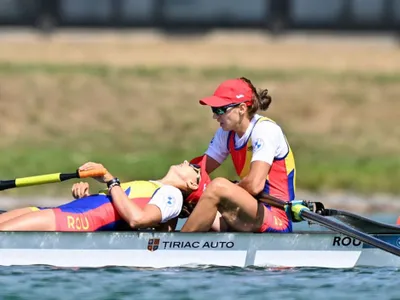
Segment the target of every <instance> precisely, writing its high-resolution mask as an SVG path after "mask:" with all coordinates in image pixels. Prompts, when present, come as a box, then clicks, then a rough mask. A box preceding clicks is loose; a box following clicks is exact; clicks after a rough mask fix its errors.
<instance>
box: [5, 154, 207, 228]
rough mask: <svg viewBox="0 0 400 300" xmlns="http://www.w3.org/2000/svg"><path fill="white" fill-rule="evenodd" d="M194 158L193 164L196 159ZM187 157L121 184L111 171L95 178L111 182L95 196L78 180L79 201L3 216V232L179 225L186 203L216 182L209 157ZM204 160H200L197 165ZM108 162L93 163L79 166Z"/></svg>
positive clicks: (91, 167)
mask: <svg viewBox="0 0 400 300" xmlns="http://www.w3.org/2000/svg"><path fill="white" fill-rule="evenodd" d="M192 163H193V164H192ZM192 163H189V162H187V161H184V162H183V163H181V164H179V165H173V166H171V167H170V169H169V171H168V173H167V174H166V175H165V176H164V177H163V178H162V179H160V180H157V181H132V182H127V183H122V184H120V182H119V180H118V178H116V177H114V176H113V175H111V174H110V173H109V172H107V173H106V174H105V175H104V176H102V177H96V178H94V179H96V180H98V181H99V182H102V183H106V184H107V187H108V190H107V192H106V193H100V194H94V195H89V185H88V184H85V183H78V184H74V185H73V187H72V194H73V196H74V198H77V200H75V201H72V202H69V203H67V204H64V205H61V206H58V207H43V208H41V207H26V208H21V209H16V210H12V211H9V212H6V213H3V214H1V215H0V231H112V230H126V229H128V230H129V229H139V228H149V227H155V228H156V229H157V230H160V231H169V230H173V229H175V226H176V223H177V220H178V216H179V214H180V213H181V210H182V205H183V203H184V202H185V203H186V204H188V205H189V206H193V205H194V204H195V203H196V202H197V200H198V199H199V198H200V196H201V194H202V193H203V190H204V189H205V187H206V185H207V184H208V183H209V182H210V178H209V176H208V174H207V173H206V172H205V168H204V165H205V160H204V159H197V161H196V160H193V161H192ZM194 163H199V164H194ZM102 168H104V167H103V165H101V164H98V163H93V162H88V163H85V164H84V165H82V166H81V167H79V170H81V171H85V170H96V169H102Z"/></svg>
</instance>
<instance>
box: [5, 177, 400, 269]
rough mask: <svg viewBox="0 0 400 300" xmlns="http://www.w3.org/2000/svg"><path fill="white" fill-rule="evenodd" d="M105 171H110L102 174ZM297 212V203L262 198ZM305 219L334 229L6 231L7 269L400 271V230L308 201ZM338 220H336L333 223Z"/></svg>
mask: <svg viewBox="0 0 400 300" xmlns="http://www.w3.org/2000/svg"><path fill="white" fill-rule="evenodd" d="M102 172H105V170H102ZM91 176H92V177H93V176H98V174H89V173H80V172H79V171H76V172H74V173H54V174H47V175H38V176H31V177H25V178H17V179H13V180H3V181H2V180H0V190H4V189H9V188H14V187H19V186H30V185H37V184H44V183H51V182H59V181H64V180H68V179H71V178H84V177H91ZM258 200H259V201H261V202H264V203H267V204H269V205H272V206H275V207H278V208H280V209H283V210H285V211H291V209H292V205H293V203H295V202H298V201H294V202H287V201H284V200H281V199H278V198H276V197H274V196H272V195H268V194H265V193H264V194H262V195H261V196H260V198H259V199H258ZM304 205H306V206H308V209H302V210H301V211H300V213H299V216H300V218H301V219H303V220H306V221H308V222H310V223H315V224H319V225H322V226H324V227H325V228H328V229H330V230H331V231H321V232H316V231H302V232H294V233H286V234H282V233H182V232H173V233H157V232H152V231H147V232H146V231H144V232H132V231H128V232H89V233H88V232H0V265H1V266H13V265H50V266H56V267H105V266H124V267H139V268H165V267H183V266H212V265H214V266H228V267H229V266H236V267H248V266H257V267H322V268H353V267H356V266H369V267H400V227H398V226H394V225H389V224H383V223H379V222H376V221H374V220H370V219H368V218H365V217H362V216H359V215H356V214H353V213H350V212H346V211H341V210H335V209H326V208H325V207H324V205H323V204H322V203H320V202H305V201H302V207H304ZM328 217H331V218H328Z"/></svg>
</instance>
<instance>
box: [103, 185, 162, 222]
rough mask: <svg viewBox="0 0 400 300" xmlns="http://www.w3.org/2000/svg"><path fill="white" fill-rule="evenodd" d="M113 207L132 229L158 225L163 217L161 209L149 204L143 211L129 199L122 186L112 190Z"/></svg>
mask: <svg viewBox="0 0 400 300" xmlns="http://www.w3.org/2000/svg"><path fill="white" fill-rule="evenodd" d="M110 195H111V197H112V200H113V205H114V207H115V208H116V209H117V211H118V214H119V215H120V216H121V218H122V219H124V220H125V221H126V222H127V223H128V224H129V226H130V227H132V228H144V227H151V226H155V225H158V224H159V223H160V222H161V219H162V215H161V211H160V209H159V208H158V207H157V206H155V205H149V204H147V205H146V206H145V207H144V208H143V209H142V208H140V207H139V206H138V205H137V204H135V203H134V202H133V201H132V200H130V199H129V198H128V196H127V195H126V193H125V191H124V190H123V189H122V188H121V187H120V186H114V187H112V188H111V190H110Z"/></svg>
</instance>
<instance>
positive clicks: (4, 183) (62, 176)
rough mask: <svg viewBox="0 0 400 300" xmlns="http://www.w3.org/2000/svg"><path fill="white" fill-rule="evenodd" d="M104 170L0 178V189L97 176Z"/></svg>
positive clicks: (104, 170)
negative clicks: (8, 178) (7, 178)
mask: <svg viewBox="0 0 400 300" xmlns="http://www.w3.org/2000/svg"><path fill="white" fill-rule="evenodd" d="M106 172H107V170H106V169H101V170H90V171H79V170H76V172H74V173H52V174H45V175H37V176H29V177H21V178H16V179H11V180H0V191H3V190H6V189H11V188H15V187H24V186H31V185H39V184H45V183H53V182H61V181H64V180H68V179H73V178H87V177H98V176H103V175H104V174H105V173H106Z"/></svg>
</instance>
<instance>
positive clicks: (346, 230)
mask: <svg viewBox="0 0 400 300" xmlns="http://www.w3.org/2000/svg"><path fill="white" fill-rule="evenodd" d="M301 215H302V217H303V218H304V219H306V220H309V221H314V222H315V223H318V224H320V225H323V226H325V227H327V228H329V229H331V230H334V231H336V232H339V233H341V234H345V235H348V236H350V237H352V238H355V239H358V240H360V241H361V242H364V243H366V244H369V245H371V246H374V247H376V248H380V249H382V250H386V251H387V252H389V253H392V254H394V255H397V256H400V249H399V248H397V247H396V246H393V245H391V244H389V243H387V242H385V241H382V240H380V239H378V238H376V237H374V236H372V235H369V234H366V233H364V232H362V231H359V230H356V229H354V228H352V227H350V226H348V225H345V224H340V223H337V222H335V221H332V220H330V219H327V218H326V217H324V216H321V215H319V214H316V213H314V212H311V211H303V212H302V214H301Z"/></svg>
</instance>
